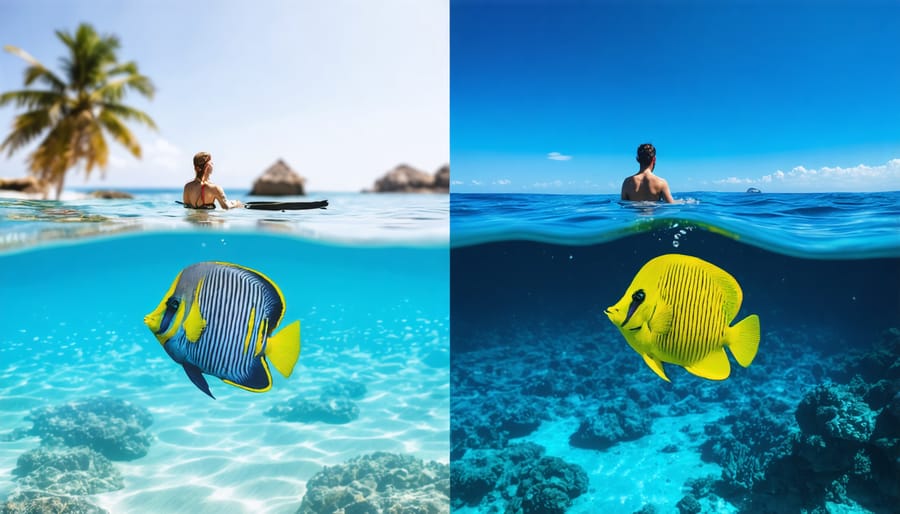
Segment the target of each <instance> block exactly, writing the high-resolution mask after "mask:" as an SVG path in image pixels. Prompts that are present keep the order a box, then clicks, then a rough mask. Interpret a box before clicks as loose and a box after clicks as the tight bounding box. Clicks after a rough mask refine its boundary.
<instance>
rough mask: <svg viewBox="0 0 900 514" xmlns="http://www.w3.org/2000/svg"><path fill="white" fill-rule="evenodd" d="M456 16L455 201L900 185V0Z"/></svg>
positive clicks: (492, 8) (499, 8) (565, 8)
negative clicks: (645, 169)
mask: <svg viewBox="0 0 900 514" xmlns="http://www.w3.org/2000/svg"><path fill="white" fill-rule="evenodd" d="M450 6H451V8H450V37H451V44H450V62H451V70H452V73H451V78H450V81H451V83H450V117H451V130H450V141H451V159H452V161H453V175H452V191H453V192H496V191H503V192H532V193H618V192H619V188H620V186H621V183H622V180H623V179H624V178H625V177H626V176H627V175H629V174H632V173H634V172H636V171H637V163H636V162H635V151H636V149H637V146H638V145H639V144H640V143H644V142H650V143H653V144H654V145H655V146H656V148H657V167H656V173H657V174H658V175H659V176H662V177H664V178H666V179H667V180H668V181H669V184H670V186H671V188H672V190H673V192H674V193H675V196H676V198H677V197H678V192H680V191H744V190H746V189H747V188H748V187H758V188H760V189H762V190H764V191H770V192H802V191H875V190H900V67H898V66H897V62H898V61H897V54H898V51H900V32H898V31H897V28H896V21H897V20H898V19H900V2H897V1H895V0H880V1H865V0H863V1H855V2H837V1H833V0H823V1H805V2H799V1H793V2H788V1H780V2H771V1H761V2H755V1H750V0H745V1H727V0H715V1H714V0H707V1H682V0H669V1H659V0H654V1H625V0H622V1H596V2H576V1H572V0H569V1H550V0H548V1H546V2H540V1H527V2H511V1H499V0H494V1H490V2H484V1H480V2H475V1H458V0H451V4H450Z"/></svg>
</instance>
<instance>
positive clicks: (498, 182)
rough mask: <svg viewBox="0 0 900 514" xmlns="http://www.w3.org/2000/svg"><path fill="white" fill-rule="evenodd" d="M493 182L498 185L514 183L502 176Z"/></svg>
mask: <svg viewBox="0 0 900 514" xmlns="http://www.w3.org/2000/svg"><path fill="white" fill-rule="evenodd" d="M493 184H494V185H496V186H508V185H510V184H512V181H511V180H509V179H506V178H501V179H500V180H495V181H494V182H493Z"/></svg>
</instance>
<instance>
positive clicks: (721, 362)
mask: <svg viewBox="0 0 900 514" xmlns="http://www.w3.org/2000/svg"><path fill="white" fill-rule="evenodd" d="M684 369H686V370H688V371H689V372H690V373H692V374H694V375H697V376H698V377H701V378H707V379H709V380H725V379H726V378H728V375H730V374H731V364H730V363H729V362H728V356H727V355H725V350H724V349H723V348H719V349H718V350H714V351H713V352H712V353H710V354H709V355H707V356H706V357H704V358H703V360H701V361H700V362H697V363H696V364H693V365H691V366H685V367H684Z"/></svg>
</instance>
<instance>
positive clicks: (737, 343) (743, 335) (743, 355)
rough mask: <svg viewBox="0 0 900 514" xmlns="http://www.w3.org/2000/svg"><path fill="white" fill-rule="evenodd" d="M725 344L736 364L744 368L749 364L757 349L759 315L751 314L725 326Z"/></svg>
mask: <svg viewBox="0 0 900 514" xmlns="http://www.w3.org/2000/svg"><path fill="white" fill-rule="evenodd" d="M725 345H726V346H728V349H729V350H731V354H732V355H734V358H735V360H737V361H738V364H740V365H741V366H743V367H745V368H746V367H747V366H749V365H750V363H751V362H753V359H754V358H755V357H756V351H757V350H759V316H757V315H756V314H751V315H749V316H747V317H746V318H744V319H742V320H741V321H740V322H739V323H738V324H737V325H735V326H733V327H729V328H726V329H725Z"/></svg>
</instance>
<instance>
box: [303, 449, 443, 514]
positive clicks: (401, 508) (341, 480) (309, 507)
mask: <svg viewBox="0 0 900 514" xmlns="http://www.w3.org/2000/svg"><path fill="white" fill-rule="evenodd" d="M449 498H450V468H449V466H448V465H446V464H440V463H437V462H427V463H426V462H423V461H421V460H419V459H416V458H414V457H411V456H404V455H396V454H392V453H386V452H376V453H373V454H370V455H363V456H360V457H356V458H354V459H351V460H350V461H348V462H346V463H344V464H341V465H338V466H331V467H326V468H325V469H323V470H322V471H320V472H319V473H317V474H316V475H315V476H313V477H312V478H311V479H310V480H309V482H307V484H306V495H305V496H304V497H303V503H302V504H301V505H300V508H299V509H298V510H297V514H326V513H327V514H332V513H334V512H345V513H348V514H349V513H360V514H382V513H385V514H386V513H392V514H393V513H396V514H445V513H449Z"/></svg>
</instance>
